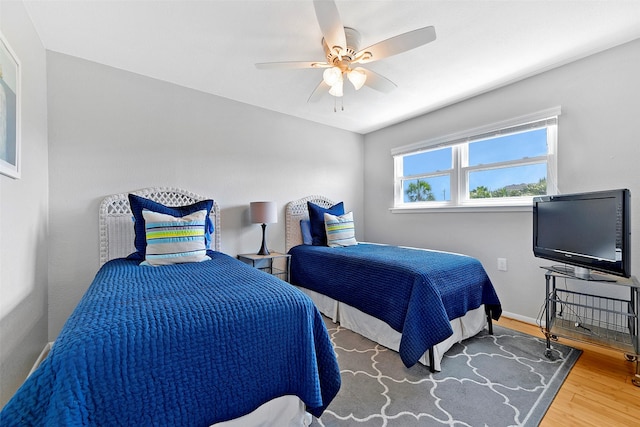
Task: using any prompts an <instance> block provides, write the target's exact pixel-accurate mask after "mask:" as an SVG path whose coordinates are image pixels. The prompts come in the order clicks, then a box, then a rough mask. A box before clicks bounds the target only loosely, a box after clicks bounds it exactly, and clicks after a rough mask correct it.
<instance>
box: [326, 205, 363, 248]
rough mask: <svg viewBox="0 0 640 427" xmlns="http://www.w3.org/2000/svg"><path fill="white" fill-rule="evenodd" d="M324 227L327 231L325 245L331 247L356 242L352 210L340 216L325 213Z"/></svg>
mask: <svg viewBox="0 0 640 427" xmlns="http://www.w3.org/2000/svg"><path fill="white" fill-rule="evenodd" d="M324 228H325V230H326V232H327V246H329V247H331V248H337V247H341V246H353V245H357V244H358V242H357V241H356V229H355V227H354V225H353V212H347V213H346V214H344V215H340V216H335V215H331V214H328V213H325V214H324Z"/></svg>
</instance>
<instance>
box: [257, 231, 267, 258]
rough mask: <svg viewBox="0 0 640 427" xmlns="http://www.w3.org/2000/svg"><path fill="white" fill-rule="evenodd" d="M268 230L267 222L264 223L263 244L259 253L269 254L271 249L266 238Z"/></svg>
mask: <svg viewBox="0 0 640 427" xmlns="http://www.w3.org/2000/svg"><path fill="white" fill-rule="evenodd" d="M266 231H267V224H262V246H260V250H259V251H258V255H269V249H267V240H266V239H265V237H266Z"/></svg>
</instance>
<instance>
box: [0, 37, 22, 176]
mask: <svg viewBox="0 0 640 427" xmlns="http://www.w3.org/2000/svg"><path fill="white" fill-rule="evenodd" d="M0 174H3V175H7V176H9V177H11V178H16V179H17V178H20V61H19V60H18V57H17V56H16V54H15V53H14V52H13V50H12V49H11V47H10V46H9V44H8V43H7V40H6V39H5V38H4V36H3V35H2V33H0Z"/></svg>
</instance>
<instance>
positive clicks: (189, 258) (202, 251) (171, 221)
mask: <svg viewBox="0 0 640 427" xmlns="http://www.w3.org/2000/svg"><path fill="white" fill-rule="evenodd" d="M208 213H209V212H208V211H207V210H200V211H196V212H193V213H191V214H188V215H185V216H183V217H174V216H171V215H168V214H163V213H159V212H153V211H150V210H147V209H143V210H142V216H143V217H144V221H145V234H146V240H147V248H146V254H145V261H146V263H147V264H149V265H169V264H178V263H184V262H200V261H205V260H208V259H210V258H209V256H207V248H206V243H205V226H206V219H207V215H208Z"/></svg>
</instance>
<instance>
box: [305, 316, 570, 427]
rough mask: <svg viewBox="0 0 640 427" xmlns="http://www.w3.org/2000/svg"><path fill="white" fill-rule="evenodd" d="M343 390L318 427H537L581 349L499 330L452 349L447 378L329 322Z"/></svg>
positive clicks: (445, 362)
mask: <svg viewBox="0 0 640 427" xmlns="http://www.w3.org/2000/svg"><path fill="white" fill-rule="evenodd" d="M325 322H326V324H327V328H328V329H329V334H330V335H331V337H332V342H333V344H334V348H335V351H336V354H337V356H338V363H339V365H340V372H341V375H342V387H341V389H340V392H339V393H338V395H337V396H336V398H335V399H334V400H333V402H331V404H330V405H329V407H328V408H327V410H326V411H325V412H324V413H323V414H322V417H320V419H315V418H314V420H313V423H312V424H311V425H312V426H314V427H318V426H324V427H333V426H340V427H345V426H346V427H348V426H357V427H365V426H366V427H373V426H376V427H378V426H379V427H413V426H442V425H444V426H460V427H461V426H472V427H476V426H535V425H537V424H538V423H539V422H540V421H541V420H542V417H543V416H544V414H545V412H546V411H547V409H548V407H549V405H550V404H551V402H552V400H553V398H554V397H555V395H556V393H557V392H558V390H559V388H560V386H561V385H562V383H563V382H564V380H565V378H566V376H567V375H568V373H569V371H570V370H571V368H572V367H573V365H574V364H575V362H576V360H577V359H578V357H579V356H580V354H581V351H580V350H576V349H574V348H571V347H568V346H565V345H562V344H559V343H555V342H554V343H553V347H552V349H553V355H552V359H553V360H550V359H547V358H546V357H545V356H544V350H545V343H544V341H543V340H542V339H539V338H536V337H533V336H530V335H525V334H522V333H519V332H516V331H512V330H510V329H506V328H502V327H500V326H494V335H489V334H488V333H486V332H484V331H483V332H481V333H480V334H479V335H477V336H476V337H473V338H471V339H468V340H466V341H464V342H462V343H460V344H456V345H455V346H453V347H452V348H451V349H450V350H449V351H448V352H447V353H446V354H445V357H444V359H443V361H442V372H436V373H431V372H429V369H428V368H426V367H424V366H422V365H416V366H413V367H411V368H406V367H405V366H404V365H403V364H402V361H401V360H400V356H399V355H398V354H397V353H396V352H394V351H392V350H389V349H387V348H385V347H382V346H380V345H378V344H376V343H374V342H372V341H370V340H368V339H366V338H363V337H362V336H360V335H358V334H355V333H353V332H351V331H350V330H348V329H344V328H342V327H341V326H339V325H336V324H334V323H332V322H330V321H328V320H326V319H325Z"/></svg>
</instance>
